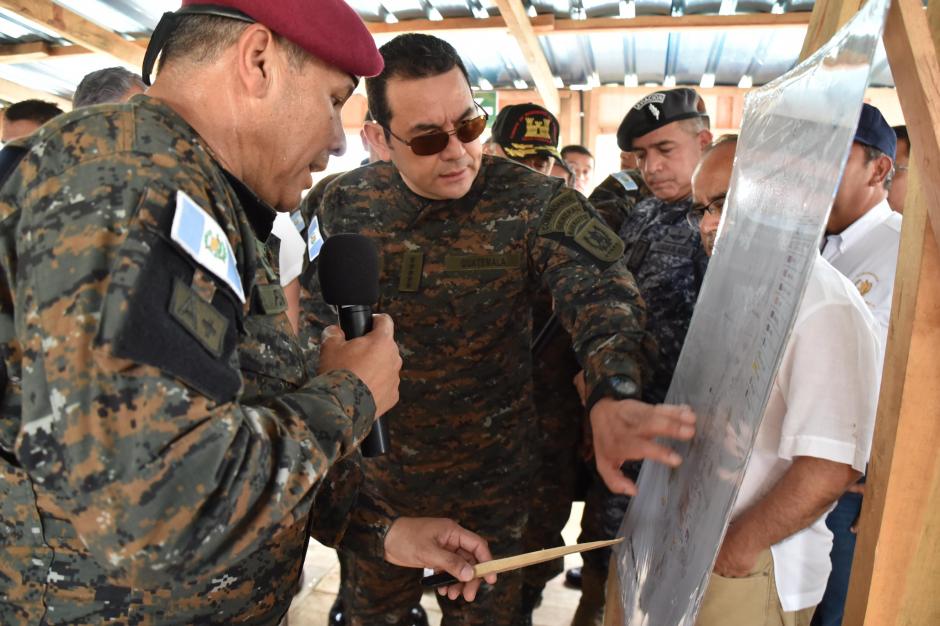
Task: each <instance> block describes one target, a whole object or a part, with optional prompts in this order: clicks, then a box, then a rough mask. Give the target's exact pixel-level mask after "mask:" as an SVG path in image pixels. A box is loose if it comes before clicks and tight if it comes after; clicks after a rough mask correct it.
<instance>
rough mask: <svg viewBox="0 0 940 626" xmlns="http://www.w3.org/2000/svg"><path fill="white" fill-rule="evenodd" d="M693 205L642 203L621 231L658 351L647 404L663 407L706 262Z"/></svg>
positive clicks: (646, 393) (646, 389) (687, 201)
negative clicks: (691, 211)
mask: <svg viewBox="0 0 940 626" xmlns="http://www.w3.org/2000/svg"><path fill="white" fill-rule="evenodd" d="M691 207H692V199H691V198H687V199H685V200H680V201H679V202H666V201H664V200H660V199H659V198H657V197H655V196H647V197H645V198H643V199H642V200H640V201H639V202H638V203H637V204H636V206H635V207H634V208H633V210H632V211H631V212H630V214H629V215H627V216H626V217H625V218H624V220H623V222H622V223H621V225H620V231H619V232H620V236H621V237H622V238H623V240H624V242H625V244H626V252H624V260H625V262H626V265H627V267H628V268H629V269H630V271H631V272H632V273H633V275H634V277H635V278H636V282H637V286H638V287H639V289H640V294H641V295H642V296H643V300H644V301H645V302H646V311H647V319H648V329H649V331H650V333H651V334H652V336H653V339H654V340H655V342H656V345H657V347H658V349H659V355H658V358H656V360H655V361H654V365H653V368H652V376H651V378H650V380H649V383H648V384H647V385H646V386H645V387H644V389H643V399H644V400H645V401H646V402H651V403H658V402H662V401H663V400H664V399H665V397H666V392H667V391H668V389H669V383H670V382H671V381H672V374H673V372H674V371H675V369H676V363H677V362H678V360H679V352H680V351H681V350H682V344H683V342H684V341H685V335H686V333H687V332H688V330H689V322H690V321H691V320H692V310H693V309H694V308H695V301H696V299H697V298H698V291H699V288H700V287H701V286H702V279H703V278H704V276H705V268H706V266H707V263H708V257H706V256H705V251H704V249H703V248H702V242H701V236H700V235H699V232H698V230H696V229H693V228H692V227H691V226H690V225H689V223H688V220H687V219H686V215H687V214H688V212H689V209H690V208H691Z"/></svg>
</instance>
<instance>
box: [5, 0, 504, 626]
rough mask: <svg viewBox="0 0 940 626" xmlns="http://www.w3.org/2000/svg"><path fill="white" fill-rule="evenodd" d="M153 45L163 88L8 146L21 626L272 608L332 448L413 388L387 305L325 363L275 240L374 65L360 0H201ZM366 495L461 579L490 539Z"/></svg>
mask: <svg viewBox="0 0 940 626" xmlns="http://www.w3.org/2000/svg"><path fill="white" fill-rule="evenodd" d="M161 49H162V61H161V68H160V71H159V74H158V76H157V79H156V81H155V82H154V84H153V86H152V87H151V89H150V90H149V92H148V93H147V94H145V95H137V96H135V97H134V98H132V99H131V100H130V101H129V102H127V103H123V104H109V105H101V106H98V107H93V108H86V109H79V110H76V111H73V112H72V113H68V114H65V115H63V116H61V117H60V118H58V119H56V120H53V121H52V122H50V123H48V124H46V125H45V126H44V127H43V128H42V129H40V130H39V131H38V132H37V133H35V134H33V135H32V136H30V137H29V138H28V139H26V140H24V141H23V142H21V143H19V144H17V145H15V146H12V147H5V148H4V153H3V157H4V158H3V159H0V163H2V164H3V168H2V170H3V171H2V172H0V180H3V181H5V182H4V183H3V184H2V187H0V215H2V220H0V224H2V228H0V247H2V249H3V254H2V258H0V282H2V288H0V311H2V314H0V327H2V329H3V330H2V333H0V342H2V343H0V345H2V350H0V354H2V357H3V363H2V367H0V390H2V402H0V623H2V624H4V625H5V626H13V625H19V624H38V623H43V624H101V623H106V622H113V623H122V624H128V623H161V624H233V623H252V624H263V625H269V626H274V625H275V624H278V623H279V622H280V621H281V619H282V617H283V616H284V615H285V614H286V612H287V609H288V606H289V603H290V600H291V598H292V596H293V592H294V590H295V588H296V583H297V581H298V578H299V573H300V568H301V563H302V560H303V556H304V546H305V545H306V541H307V537H308V532H309V528H310V517H311V515H310V513H311V510H312V509H314V510H316V511H317V512H318V513H330V512H331V511H332V509H328V508H323V507H329V506H330V505H329V504H328V503H325V502H320V501H318V502H317V503H316V508H314V499H315V496H316V497H319V493H320V492H322V491H324V490H323V489H322V488H323V487H324V485H329V484H330V483H331V482H332V481H333V480H334V477H333V474H330V475H329V476H328V475H327V473H328V472H331V471H332V469H333V468H334V467H335V466H336V464H337V463H338V462H339V460H340V459H342V458H344V457H348V456H350V455H352V454H353V453H354V452H355V450H356V448H357V446H358V444H359V442H360V441H361V440H362V439H363V438H364V437H365V435H366V433H367V432H368V431H369V430H370V428H371V426H372V423H373V421H374V419H375V417H376V416H379V415H381V414H383V413H384V412H386V411H387V410H388V409H389V408H391V406H393V405H394V404H395V402H396V401H397V398H398V391H397V389H398V372H399V367H400V364H401V360H400V356H399V352H398V348H397V346H396V345H395V341H394V336H393V325H392V322H391V320H390V319H389V318H388V317H387V316H377V317H376V319H375V330H374V331H373V332H372V333H369V334H367V335H365V336H364V337H361V338H358V339H354V340H350V341H345V340H344V338H343V337H342V333H341V331H339V330H338V329H337V328H329V329H327V330H326V331H325V332H324V338H323V341H322V345H321V349H320V354H319V367H318V368H315V367H313V365H312V364H311V363H308V362H307V360H306V358H305V355H304V353H303V351H302V350H301V348H300V346H299V345H298V344H297V343H296V339H294V338H293V336H292V331H291V329H290V325H289V322H288V320H287V317H286V316H285V315H284V312H283V311H284V297H283V292H282V290H281V288H280V285H279V284H278V275H277V272H276V270H274V269H273V268H274V267H275V265H274V262H273V259H272V258H270V257H269V254H270V252H271V251H270V250H268V249H267V248H266V247H265V245H264V243H263V240H264V239H265V238H266V237H267V236H268V234H269V233H270V231H271V225H272V222H273V220H274V216H275V208H277V209H280V210H290V209H292V208H294V207H295V206H296V205H297V204H299V202H300V194H301V191H302V190H303V189H304V188H305V187H308V186H309V185H310V182H311V177H310V173H311V171H312V170H316V169H318V168H322V167H324V166H325V165H326V162H327V160H328V159H329V157H330V155H331V154H339V153H341V152H342V151H343V149H344V142H345V139H344V137H345V135H344V133H343V129H342V124H341V121H340V112H341V109H342V106H343V104H344V102H345V101H346V99H347V98H348V97H349V96H350V94H351V93H352V91H353V89H354V87H355V85H356V82H357V80H358V79H357V78H356V77H357V76H361V75H374V74H376V73H378V72H379V71H380V70H381V68H382V60H381V57H380V56H379V54H378V51H377V50H376V49H375V44H374V42H373V40H372V37H371V35H370V34H369V33H368V31H367V30H366V28H365V26H364V25H363V23H362V21H361V20H360V18H359V17H358V15H356V13H355V12H354V11H353V10H352V9H351V8H350V7H349V6H348V5H346V4H345V3H344V2H342V1H341V0H318V1H316V2H314V1H313V0H296V1H294V2H290V3H275V2H268V1H263V2H262V1H261V0H215V2H214V3H213V4H212V5H206V4H201V3H195V2H192V1H190V0H184V2H183V6H182V8H181V9H180V10H179V11H177V12H175V13H168V14H166V15H164V17H163V19H162V20H161V22H160V24H159V25H158V26H157V28H156V30H155V31H154V33H153V37H152V38H151V48H149V49H148V52H147V55H146V60H145V69H144V76H145V77H146V78H147V79H148V80H149V78H150V76H149V75H150V68H151V67H152V65H153V62H154V61H155V60H156V56H157V53H159V52H160V51H161ZM14 321H15V323H14ZM360 504H361V505H362V506H363V507H368V502H367V501H366V499H365V498H363V499H361V500H360ZM368 515H369V523H368V524H366V525H359V526H357V527H356V532H358V533H359V534H358V535H357V536H356V537H347V541H349V542H352V543H356V545H359V546H360V547H361V549H363V550H365V551H369V550H373V551H374V553H375V554H376V555H378V556H379V557H380V558H381V557H382V555H384V558H387V559H389V560H390V561H391V562H395V563H398V564H399V565H407V566H411V567H419V568H420V567H443V568H444V569H447V570H448V571H451V572H452V573H453V575H455V576H456V577H458V578H460V579H462V580H464V581H469V580H470V579H471V578H472V569H471V567H470V562H473V561H475V560H483V559H487V558H489V557H490V556H491V555H490V553H489V551H488V550H487V548H486V543H485V542H484V541H482V540H481V539H480V538H479V537H478V536H477V535H474V534H473V533H471V532H469V531H466V530H464V529H462V528H461V527H460V526H458V525H457V524H456V523H455V522H454V521H452V520H444V519H433V520H432V519H427V518H425V519H420V520H415V519H406V518H402V517H397V518H392V517H390V516H389V515H387V514H386V513H385V512H384V511H383V510H382V509H380V508H378V507H373V508H369V511H368ZM332 517H335V516H330V515H324V516H321V517H320V519H321V520H322V519H323V518H327V519H329V518H332ZM324 530H329V529H324ZM418 571H419V572H420V570H418ZM493 580H495V577H494V578H493ZM478 585H479V582H478V581H477V582H467V583H466V586H463V587H462V588H461V589H458V588H457V587H451V590H452V591H453V592H454V593H455V594H456V593H458V592H463V593H465V595H466V597H467V598H468V599H470V598H472V597H473V594H474V593H475V589H476V587H477V586H478Z"/></svg>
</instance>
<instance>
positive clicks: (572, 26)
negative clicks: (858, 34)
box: [545, 12, 810, 35]
mask: <svg viewBox="0 0 940 626" xmlns="http://www.w3.org/2000/svg"><path fill="white" fill-rule="evenodd" d="M809 23H810V14H809V13H807V12H799V13H780V14H776V13H748V14H741V15H682V16H679V17H672V16H669V15H643V16H639V17H633V18H620V17H599V18H593V19H588V20H555V25H554V27H553V28H552V29H551V30H550V31H549V32H547V33H545V34H546V35H565V34H567V35H571V34H577V35H588V34H591V33H625V32H631V31H650V30H660V31H662V30H665V31H669V32H682V31H687V30H708V29H714V30H718V29H720V30H726V29H729V28H737V29H767V28H770V29H780V28H802V27H805V26H807V25H808V24H809Z"/></svg>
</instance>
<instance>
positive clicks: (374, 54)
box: [143, 0, 384, 84]
mask: <svg viewBox="0 0 940 626" xmlns="http://www.w3.org/2000/svg"><path fill="white" fill-rule="evenodd" d="M186 15H217V16H220V17H229V18H232V19H241V20H245V21H254V22H258V23H259V24H264V25H265V26H267V27H268V28H270V29H271V30H273V31H274V32H276V33H277V34H279V35H281V36H282V37H284V38H286V39H288V40H289V41H292V42H293V43H295V44H297V45H298V46H300V47H301V48H303V49H304V50H306V51H307V52H309V53H310V54H312V55H314V56H315V57H317V58H318V59H321V60H322V61H325V62H326V63H329V64H330V65H333V66H334V67H336V68H338V69H340V70H343V71H344V72H346V73H348V74H352V75H353V76H376V75H377V74H379V73H380V72H381V71H382V67H383V66H384V63H383V61H382V55H381V54H379V51H378V49H376V47H375V40H374V39H373V38H372V34H371V33H369V31H368V29H367V28H366V26H365V24H363V23H362V19H361V18H360V17H359V15H357V14H356V12H355V11H354V10H353V9H352V7H350V6H349V5H348V4H346V3H345V2H344V1H343V0H208V1H207V0H201V1H200V0H183V4H182V6H181V7H180V10H179V11H177V12H176V13H166V14H164V16H163V19H161V20H160V23H159V24H157V27H156V29H154V32H153V37H152V38H151V45H150V46H149V47H148V50H147V57H146V58H145V59H144V71H143V78H144V82H147V83H148V84H149V82H150V81H149V78H150V70H151V69H152V68H153V63H154V62H155V61H156V57H157V54H159V52H160V49H162V48H163V44H164V43H165V42H166V39H167V37H168V36H169V34H170V33H171V32H172V30H173V29H174V28H175V26H176V23H177V21H176V20H178V19H179V18H181V17H184V16H186ZM151 49H152V50H151ZM148 60H149V63H148Z"/></svg>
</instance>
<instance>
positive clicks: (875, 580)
mask: <svg viewBox="0 0 940 626" xmlns="http://www.w3.org/2000/svg"><path fill="white" fill-rule="evenodd" d="M932 8H934V7H932ZM938 14H940V11H937V10H934V11H933V12H932V15H931V17H932V18H933V17H934V16H936V15H938ZM930 26H932V27H933V32H932V33H931V32H930V28H929V27H928V19H927V15H926V14H925V13H924V10H923V5H921V4H920V3H917V2H916V0H915V1H914V2H911V1H909V0H895V1H894V4H893V5H892V7H891V10H890V12H889V15H888V23H887V25H886V28H885V37H884V38H885V48H886V50H887V52H888V61H889V62H890V63H891V69H892V73H893V74H894V77H895V83H896V84H897V89H898V95H899V96H900V101H901V108H902V110H903V111H904V118H905V120H907V124H908V130H909V133H910V136H911V143H912V147H911V161H910V163H911V179H910V185H909V186H908V198H907V201H906V202H905V207H904V225H903V229H902V232H901V254H900V258H899V260H898V273H897V278H896V279H895V289H894V301H893V303H892V312H891V327H890V329H889V335H888V348H887V355H886V359H885V374H884V378H883V380H882V385H881V398H880V402H879V406H878V420H877V422H876V425H875V440H874V444H873V447H872V460H871V465H870V466H869V473H868V484H867V487H866V493H865V499H864V501H863V504H862V516H861V521H860V532H859V537H858V543H857V545H856V548H855V562H854V564H853V568H852V578H851V581H850V584H849V596H848V599H847V601H846V612H845V620H844V623H845V624H847V625H852V626H855V625H865V626H891V625H895V624H897V625H900V624H937V623H940V600H938V594H940V565H938V562H937V555H938V543H940V455H938V454H937V452H938V450H940V402H938V397H940V396H938V393H937V381H940V289H938V287H937V285H938V284H940V249H938V245H937V243H938V238H937V235H938V234H940V181H937V180H936V176H934V171H935V168H936V163H937V162H938V161H937V160H936V159H937V158H938V155H940V116H938V112H937V111H936V107H937V106H938V105H940V93H938V84H940V63H938V58H937V48H936V45H935V43H936V42H937V41H938V40H940V20H936V19H931V20H930ZM916 64H920V67H918V66H916ZM922 173H926V175H923V174H922ZM925 550H929V552H927V553H924V551H925Z"/></svg>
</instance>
